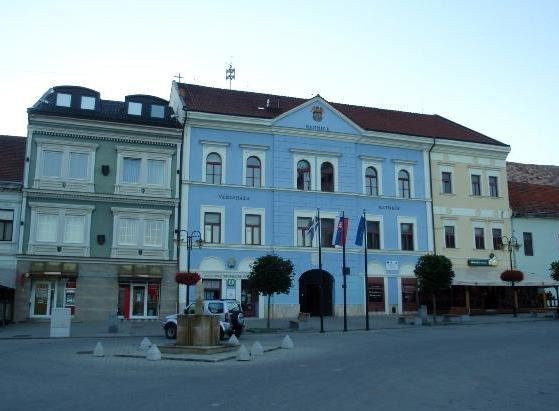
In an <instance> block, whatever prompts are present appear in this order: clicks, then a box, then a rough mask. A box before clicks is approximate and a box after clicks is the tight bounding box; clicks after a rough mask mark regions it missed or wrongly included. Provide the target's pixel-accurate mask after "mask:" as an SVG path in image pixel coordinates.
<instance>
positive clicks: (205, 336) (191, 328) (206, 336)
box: [176, 314, 219, 347]
mask: <svg viewBox="0 0 559 411" xmlns="http://www.w3.org/2000/svg"><path fill="white" fill-rule="evenodd" d="M176 345H177V346H183V347H184V346H186V347H216V346H219V319H218V318H217V317H216V316H213V315H205V314H188V315H179V316H178V318H177V343H176Z"/></svg>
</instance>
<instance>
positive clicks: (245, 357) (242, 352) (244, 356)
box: [237, 344, 250, 361]
mask: <svg viewBox="0 0 559 411" xmlns="http://www.w3.org/2000/svg"><path fill="white" fill-rule="evenodd" d="M237 361H250V354H249V352H248V350H247V347H245V346H244V344H243V345H241V347H240V348H239V350H238V351H237Z"/></svg>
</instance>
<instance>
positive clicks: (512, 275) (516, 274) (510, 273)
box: [501, 270, 524, 283]
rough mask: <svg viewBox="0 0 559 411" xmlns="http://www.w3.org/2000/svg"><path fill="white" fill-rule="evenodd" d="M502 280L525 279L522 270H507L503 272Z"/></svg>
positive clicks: (515, 280) (510, 281) (517, 280)
mask: <svg viewBox="0 0 559 411" xmlns="http://www.w3.org/2000/svg"><path fill="white" fill-rule="evenodd" d="M501 280H502V281H507V282H509V283H512V282H515V283H517V282H519V281H522V280H524V274H523V273H522V271H520V270H505V271H503V272H502V273H501Z"/></svg>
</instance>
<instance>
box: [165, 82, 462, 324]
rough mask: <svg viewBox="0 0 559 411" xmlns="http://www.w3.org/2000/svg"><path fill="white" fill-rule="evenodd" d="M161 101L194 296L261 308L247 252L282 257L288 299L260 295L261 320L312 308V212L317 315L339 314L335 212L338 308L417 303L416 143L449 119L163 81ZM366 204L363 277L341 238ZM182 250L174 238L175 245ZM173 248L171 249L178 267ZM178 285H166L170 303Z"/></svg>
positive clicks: (359, 310)
mask: <svg viewBox="0 0 559 411" xmlns="http://www.w3.org/2000/svg"><path fill="white" fill-rule="evenodd" d="M170 105H171V106H172V107H173V108H174V111H175V112H176V113H180V114H181V115H180V116H179V117H180V121H181V122H182V123H183V124H184V147H183V155H182V164H183V165H182V167H181V168H182V184H181V188H182V195H181V228H182V229H184V230H188V231H191V230H199V231H200V232H201V233H202V237H203V240H204V244H203V247H202V248H201V249H200V250H198V249H194V250H193V251H192V253H191V271H198V272H199V273H200V274H201V276H202V278H203V282H204V294H205V298H237V299H239V300H241V301H242V303H243V306H244V309H245V310H246V311H247V312H248V313H249V315H250V314H252V315H254V316H260V317H262V316H264V310H263V306H264V305H263V303H264V301H263V300H264V299H263V298H260V299H259V298H258V296H257V295H254V294H253V293H252V292H251V291H250V289H249V287H248V284H247V281H246V277H247V275H248V273H249V272H250V264H251V263H252V262H253V261H254V259H255V258H257V257H258V256H261V255H264V254H267V253H275V254H277V255H280V256H281V257H284V258H289V259H290V260H292V261H293V263H294V265H295V281H294V286H293V288H292V290H291V292H290V293H289V294H288V295H276V296H274V297H273V305H272V309H273V316H274V317H276V318H277V317H291V316H296V315H297V314H298V313H299V312H309V313H311V315H317V314H318V312H319V304H318V279H319V276H318V275H317V271H314V270H316V269H317V268H318V247H317V245H318V244H317V238H316V237H315V238H314V239H313V241H312V242H311V241H310V237H309V236H308V235H306V230H308V227H309V225H310V222H311V219H312V218H313V217H314V216H315V214H316V211H317V209H320V215H321V222H322V231H321V237H322V246H323V247H322V261H323V270H325V271H326V273H327V275H326V284H325V302H326V304H325V305H326V307H325V311H326V314H328V315H340V314H341V313H343V289H342V283H343V276H342V250H341V247H334V246H332V237H333V235H334V234H335V226H336V218H337V217H338V216H339V215H340V213H341V212H342V211H343V212H345V216H346V217H347V218H349V232H348V240H347V257H346V259H347V266H348V267H349V268H350V275H349V276H348V277H347V302H348V314H350V315H358V314H364V313H365V302H366V301H367V304H366V305H367V307H368V309H369V311H371V312H377V313H402V312H406V311H414V310H416V308H417V305H416V301H417V300H416V298H417V297H416V295H417V287H416V282H415V277H414V274H413V269H414V266H415V263H416V261H417V258H418V257H419V256H420V255H422V254H425V253H427V252H429V251H430V250H432V243H433V238H432V225H431V222H432V217H431V195H430V184H429V180H430V177H429V164H428V163H429V161H428V153H429V149H430V148H431V146H432V141H433V137H437V133H445V134H446V135H447V136H449V135H450V137H447V138H452V137H451V134H452V130H453V128H457V127H461V126H458V125H456V124H455V123H452V122H450V121H448V120H446V119H444V118H442V117H439V116H431V115H421V114H413V113H404V112H397V111H390V110H380V109H373V108H367V107H358V106H351V105H345V104H336V103H329V102H328V101H326V100H325V99H323V98H322V97H320V96H319V95H317V96H315V97H313V98H310V99H299V98H292V97H284V96H277V95H270V94H261V93H249V92H242V91H235V90H224V89H217V88H210V87H203V86H198V85H191V84H183V83H173V87H172V92H171V99H170ZM363 210H365V212H366V214H367V221H368V224H367V235H368V243H369V250H368V275H369V281H368V286H367V287H365V281H364V273H365V267H364V255H363V248H362V247H357V246H355V245H354V242H355V237H356V232H357V224H358V221H359V217H360V216H361V215H362V213H363ZM183 248H184V247H183ZM185 251H186V250H184V249H183V250H182V252H181V256H180V262H179V263H180V266H181V270H185V269H186V252H185ZM185 301H186V293H185V290H184V289H181V290H180V292H179V303H180V304H184V303H185Z"/></svg>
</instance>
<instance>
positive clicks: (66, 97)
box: [56, 93, 72, 107]
mask: <svg viewBox="0 0 559 411" xmlns="http://www.w3.org/2000/svg"><path fill="white" fill-rule="evenodd" d="M71 102H72V95H71V94H66V93H57V94H56V105H57V106H59V107H70V104H71Z"/></svg>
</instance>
